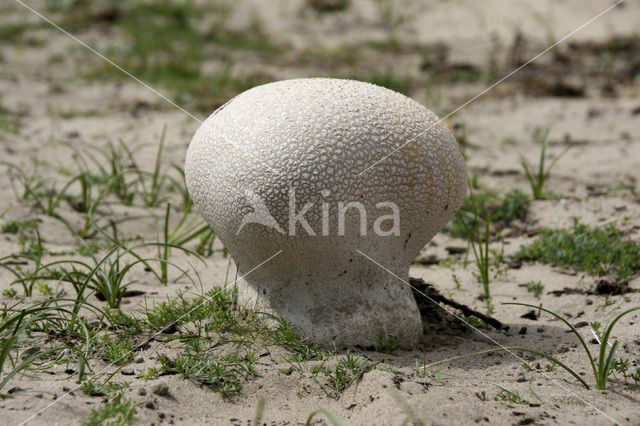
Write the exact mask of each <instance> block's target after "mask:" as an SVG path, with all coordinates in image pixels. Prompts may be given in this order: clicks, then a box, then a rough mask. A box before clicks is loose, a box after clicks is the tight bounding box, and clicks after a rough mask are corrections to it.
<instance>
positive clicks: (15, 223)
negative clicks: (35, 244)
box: [1, 219, 38, 234]
mask: <svg viewBox="0 0 640 426" xmlns="http://www.w3.org/2000/svg"><path fill="white" fill-rule="evenodd" d="M37 227H38V222H37V221H35V220H33V219H29V220H12V221H9V222H6V223H3V224H2V228H1V230H2V233H4V234H19V233H22V232H24V231H28V230H30V229H35V228H37Z"/></svg>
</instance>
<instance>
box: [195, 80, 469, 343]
mask: <svg viewBox="0 0 640 426" xmlns="http://www.w3.org/2000/svg"><path fill="white" fill-rule="evenodd" d="M416 136H417V137H416ZM412 138H415V139H414V140H413V141H412V142H410V143H409V144H407V145H406V146H404V147H403V148H401V149H398V147H400V146H402V145H403V144H405V143H406V142H407V141H409V140H410V139H412ZM394 150H396V151H395V152H394ZM389 154H391V155H389ZM385 156H388V157H387V158H385V159H384V160H383V161H381V162H380V163H378V164H376V165H375V166H374V167H372V168H371V169H369V170H367V171H366V172H365V173H362V174H361V175H359V174H360V173H361V172H362V171H364V170H366V169H367V168H368V167H370V166H371V165H372V164H374V163H376V162H377V161H378V160H380V159H381V158H383V157H385ZM185 173H186V179H187V186H188V189H189V192H190V193H191V196H192V198H193V201H194V203H195V205H196V207H197V208H198V209H199V210H200V212H201V214H202V215H203V216H204V218H205V219H206V220H207V222H208V223H209V225H210V226H211V228H213V230H214V231H215V233H216V235H217V236H218V237H219V238H220V240H221V241H222V242H223V243H224V244H225V246H226V247H227V248H228V249H229V251H230V253H231V255H232V257H233V258H234V260H235V262H236V264H237V265H238V267H239V270H240V273H241V274H243V273H247V272H249V271H251V270H252V269H253V268H255V267H256V266H258V265H260V264H261V263H262V262H264V261H265V260H267V259H268V258H270V257H271V256H273V255H274V254H276V253H277V252H279V251H280V250H282V252H281V253H280V254H279V255H277V256H276V257H274V258H273V259H271V260H269V261H268V262H266V263H265V264H264V265H262V266H260V267H259V268H257V269H255V270H253V271H252V272H251V273H250V274H249V275H247V276H246V277H245V278H244V279H243V280H242V282H241V283H240V284H239V286H240V298H241V301H243V302H245V303H246V302H255V303H257V305H258V307H259V308H260V309H262V310H268V311H271V312H273V313H276V314H278V315H283V316H285V317H286V318H288V319H289V320H290V321H292V322H293V324H294V325H296V326H298V327H300V328H301V330H302V331H303V333H304V334H306V335H307V336H309V337H310V338H311V339H313V340H315V341H318V342H320V343H326V344H331V343H335V344H338V345H363V346H370V345H373V344H375V343H376V339H377V336H378V335H379V334H380V333H381V332H383V333H386V335H388V336H392V337H393V338H395V339H396V340H397V341H398V342H399V343H400V344H401V345H402V346H405V347H410V346H413V345H415V344H416V343H417V341H418V340H419V338H420V336H421V335H422V324H421V319H420V314H419V312H418V308H417V305H416V302H415V300H414V298H413V295H412V293H411V289H410V288H409V287H408V285H407V284H405V283H403V282H402V281H401V280H400V279H402V280H405V281H407V280H408V272H409V266H410V265H411V262H412V260H413V259H414V258H415V256H416V255H417V254H418V252H419V251H420V250H421V249H422V247H424V245H425V244H426V243H427V242H428V241H429V240H430V239H431V238H432V237H433V236H434V235H435V233H436V232H438V231H439V230H440V229H441V228H442V226H444V225H445V224H446V223H447V222H448V221H449V220H451V219H452V218H453V216H454V214H455V212H456V211H457V210H458V208H459V207H460V205H461V204H462V200H463V197H464V194H465V191H466V168H465V164H464V159H463V157H462V155H461V153H460V150H459V147H458V144H457V143H456V141H455V139H454V137H453V135H452V134H451V132H450V131H449V130H448V129H447V128H446V126H444V125H442V124H437V117H436V116H435V115H434V114H433V113H431V112H430V111H429V110H427V109H426V108H425V107H423V106H422V105H420V104H419V103H417V102H415V101H413V100H412V99H410V98H408V97H406V96H404V95H401V94H399V93H396V92H393V91H391V90H388V89H385V88H382V87H379V86H375V85H372V84H368V83H363V82H358V81H353V80H339V79H326V78H312V79H297V80H286V81H280V82H275V83H270V84H266V85H263V86H258V87H255V88H253V89H250V90H247V91H246V92H244V93H242V94H240V95H238V96H237V97H236V98H234V99H233V100H231V101H230V102H229V103H227V104H226V105H225V106H223V107H222V108H220V109H218V110H217V111H216V112H214V113H213V114H212V115H211V116H210V117H209V118H208V119H207V120H206V121H205V122H204V123H203V124H202V125H201V126H200V128H199V129H198V131H197V132H196V134H195V136H194V137H193V139H192V141H191V144H190V145H189V150H188V152H187V158H186V166H185ZM293 198H295V199H294V200H292V199H293ZM292 202H293V204H295V209H294V211H293V212H290V203H292ZM349 202H359V203H361V205H362V208H363V209H364V210H365V211H366V216H367V217H366V220H365V221H364V227H365V229H364V230H365V232H366V235H362V234H363V233H362V232H361V231H362V229H361V216H360V211H359V210H358V209H357V208H349V209H347V210H346V214H344V223H343V225H344V228H343V229H342V231H343V232H339V231H340V229H339V217H340V213H341V212H340V205H339V203H343V205H342V207H343V208H344V206H345V205H346V203H349ZM308 203H313V204H312V206H310V207H309V208H308V210H307V211H306V213H305V214H304V216H303V217H304V219H306V222H307V223H308V227H305V226H303V224H302V223H301V222H300V221H297V222H296V220H295V218H294V221H293V223H294V225H296V226H295V229H290V228H291V226H290V225H291V223H290V220H291V217H290V216H291V214H290V213H293V214H294V215H295V214H300V212H301V211H302V210H303V208H304V207H305V205H307V204H308ZM379 203H393V204H394V205H396V206H397V208H398V213H399V215H398V219H399V220H398V221H397V222H395V221H394V220H392V219H391V217H390V216H389V215H391V214H392V211H393V210H392V208H391V207H389V204H379ZM343 210H344V209H343ZM342 213H344V211H343V212H342ZM323 225H324V228H323ZM394 225H397V226H396V228H395V229H393V226H394ZM309 228H310V229H309ZM323 230H324V231H325V232H323ZM376 230H377V231H378V232H376ZM309 231H311V233H315V235H309V233H310V232H309ZM393 231H397V232H393ZM385 233H386V234H392V235H380V234H385ZM358 250H359V251H361V252H362V253H364V254H366V255H367V256H370V257H371V258H372V259H374V260H375V261H376V262H378V263H379V264H380V265H382V266H384V268H387V269H388V270H389V271H391V272H393V274H395V275H397V277H399V278H400V279H398V278H396V277H394V275H392V274H391V273H390V272H389V271H387V270H385V269H383V268H381V267H380V266H379V265H376V264H375V263H373V262H372V261H371V260H369V259H367V258H366V257H365V256H363V255H362V254H360V253H359V252H358Z"/></svg>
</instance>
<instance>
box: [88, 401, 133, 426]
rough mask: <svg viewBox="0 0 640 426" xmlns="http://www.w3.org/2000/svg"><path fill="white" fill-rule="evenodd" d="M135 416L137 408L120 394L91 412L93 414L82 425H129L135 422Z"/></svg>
mask: <svg viewBox="0 0 640 426" xmlns="http://www.w3.org/2000/svg"><path fill="white" fill-rule="evenodd" d="M135 416H136V407H135V406H134V404H133V401H131V400H129V399H127V398H126V397H125V396H123V395H122V393H118V394H117V395H116V396H115V397H113V398H112V399H111V401H108V402H106V403H105V404H103V405H102V406H101V407H99V408H96V409H93V410H91V414H90V415H89V417H88V418H87V419H85V420H84V421H83V422H82V424H83V426H99V425H105V424H109V425H118V426H120V425H127V424H132V423H133V422H134V421H135V419H136V417H135Z"/></svg>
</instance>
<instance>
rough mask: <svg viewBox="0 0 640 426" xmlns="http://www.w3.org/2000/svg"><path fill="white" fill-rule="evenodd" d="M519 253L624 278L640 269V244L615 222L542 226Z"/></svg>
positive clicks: (553, 262)
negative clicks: (571, 225) (535, 236)
mask: <svg viewBox="0 0 640 426" xmlns="http://www.w3.org/2000/svg"><path fill="white" fill-rule="evenodd" d="M515 257H516V258H517V259H525V260H535V261H539V262H543V263H551V264H553V265H556V266H560V267H565V268H574V269H577V270H581V271H585V272H587V273H589V274H592V275H614V276H617V277H619V278H623V279H624V278H628V277H630V276H632V275H634V274H635V273H637V272H638V271H639V270H640V244H638V243H636V242H632V241H627V240H626V239H625V238H624V234H623V232H622V231H621V230H620V229H619V228H617V227H616V225H614V224H609V225H606V226H603V227H592V226H588V225H585V224H582V223H580V222H579V221H578V220H577V219H576V220H575V221H574V223H573V227H572V228H570V229H553V230H552V229H543V230H541V231H540V233H539V236H538V238H537V239H536V240H535V241H534V242H533V243H531V244H530V245H528V246H525V247H522V248H521V249H520V250H519V251H518V252H517V253H516V254H515Z"/></svg>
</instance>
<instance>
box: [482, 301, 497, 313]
mask: <svg viewBox="0 0 640 426" xmlns="http://www.w3.org/2000/svg"><path fill="white" fill-rule="evenodd" d="M484 307H485V309H486V310H487V312H488V313H489V314H492V313H494V312H495V310H496V308H495V306H493V302H492V301H491V299H488V298H487V299H485V301H484Z"/></svg>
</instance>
